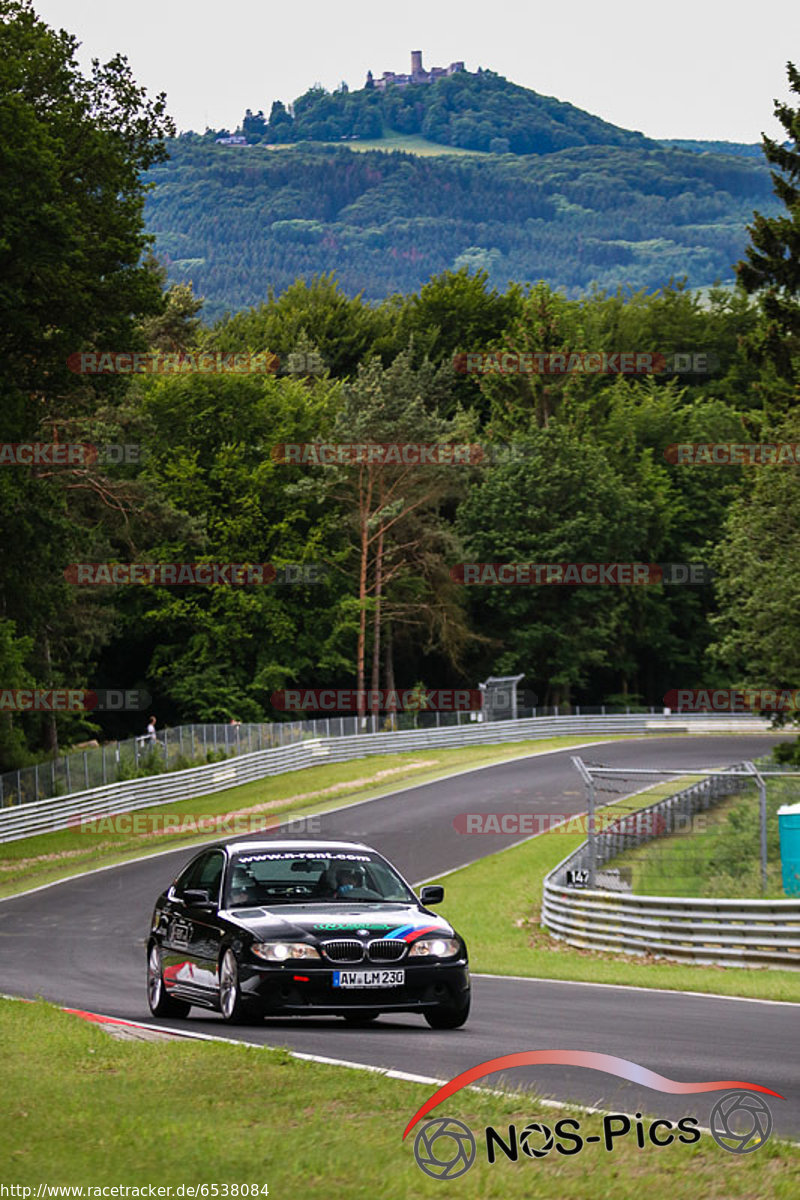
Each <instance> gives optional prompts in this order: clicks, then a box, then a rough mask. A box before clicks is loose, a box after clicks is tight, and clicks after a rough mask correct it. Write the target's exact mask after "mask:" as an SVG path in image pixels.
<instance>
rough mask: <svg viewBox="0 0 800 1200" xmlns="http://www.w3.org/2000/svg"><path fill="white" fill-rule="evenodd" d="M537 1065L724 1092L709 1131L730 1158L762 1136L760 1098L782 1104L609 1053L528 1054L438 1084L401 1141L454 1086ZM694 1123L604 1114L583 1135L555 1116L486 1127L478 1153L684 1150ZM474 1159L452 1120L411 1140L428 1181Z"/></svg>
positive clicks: (747, 1088) (680, 1089)
mask: <svg viewBox="0 0 800 1200" xmlns="http://www.w3.org/2000/svg"><path fill="white" fill-rule="evenodd" d="M542 1064H549V1065H559V1066H577V1067H588V1068H589V1069H591V1070H595V1071H604V1072H605V1073H606V1074H609V1075H615V1076H617V1078H619V1079H626V1080H629V1081H630V1082H631V1083H636V1084H639V1085H642V1086H644V1087H650V1088H654V1089H656V1090H657V1091H660V1092H666V1093H668V1094H669V1095H696V1094H697V1093H701V1092H717V1091H723V1090H724V1091H725V1092H726V1095H724V1096H723V1097H722V1098H721V1099H720V1100H718V1101H717V1102H716V1104H715V1105H714V1107H713V1108H712V1110H711V1116H710V1119H709V1127H710V1131H711V1136H712V1137H713V1138H714V1141H715V1142H716V1143H717V1145H719V1146H721V1147H722V1148H723V1149H724V1150H728V1151H729V1152H730V1153H731V1154H752V1153H753V1151H755V1150H758V1149H759V1148H760V1147H761V1146H763V1145H764V1143H765V1142H766V1141H767V1139H768V1138H769V1136H770V1133H771V1132H772V1113H771V1111H770V1109H769V1107H768V1105H767V1103H766V1101H765V1100H764V1099H763V1098H762V1095H763V1094H766V1095H770V1096H776V1097H777V1098H778V1099H779V1100H783V1099H784V1097H783V1096H781V1095H780V1093H779V1092H774V1091H772V1089H771V1088H767V1087H762V1086H761V1085H760V1084H757V1083H745V1082H743V1081H742V1080H738V1079H717V1080H712V1081H709V1082H708V1083H680V1082H679V1081H678V1080H675V1079H668V1078H667V1077H666V1076H665V1075H658V1074H657V1073H656V1072H655V1071H650V1070H648V1069H647V1068H646V1067H642V1066H640V1065H639V1064H638V1063H634V1062H630V1061H629V1060H628V1059H625V1058H617V1057H616V1056H615V1055H612V1054H599V1053H595V1052H593V1051H584V1050H527V1051H522V1052H520V1053H518V1054H506V1055H503V1056H502V1057H500V1058H493V1059H489V1060H488V1061H487V1062H484V1063H479V1064H478V1066H476V1067H471V1068H470V1069H469V1070H468V1071H464V1072H462V1074H461V1075H457V1076H456V1077H455V1078H454V1079H451V1080H450V1082H449V1083H446V1084H444V1085H443V1086H442V1087H440V1088H439V1090H438V1091H436V1092H434V1094H433V1095H432V1096H431V1097H430V1099H428V1100H426V1102H425V1103H424V1104H423V1105H422V1107H421V1108H420V1109H419V1110H418V1111H417V1112H416V1113H415V1114H414V1116H413V1117H412V1118H411V1120H410V1121H409V1123H408V1125H407V1126H406V1129H405V1132H404V1134H403V1139H404V1140H405V1139H406V1138H407V1137H408V1135H409V1133H410V1132H411V1130H412V1129H413V1128H414V1126H415V1125H416V1124H417V1123H418V1122H419V1121H420V1120H422V1118H423V1117H425V1116H427V1114H428V1113H429V1112H430V1111H431V1110H432V1109H433V1108H435V1107H436V1106H437V1105H439V1104H441V1103H442V1102H443V1101H444V1100H447V1099H449V1097H450V1096H452V1095H454V1094H455V1093H456V1092H457V1091H459V1090H460V1089H461V1088H463V1087H468V1086H469V1085H470V1084H472V1083H474V1082H475V1081H476V1080H478V1079H482V1078H484V1077H485V1076H486V1075H491V1074H493V1073H494V1072H496V1071H507V1070H509V1069H511V1068H513V1067H522V1066H534V1065H542ZM698 1124H699V1122H698V1120H697V1118H696V1117H690V1116H686V1117H681V1118H680V1119H679V1120H677V1121H672V1120H668V1119H666V1118H663V1117H659V1118H656V1119H653V1120H651V1119H649V1118H643V1117H642V1114H641V1113H638V1112H637V1113H636V1114H635V1116H634V1117H631V1116H628V1115H627V1114H625V1113H605V1114H604V1115H603V1118H602V1126H601V1128H602V1133H600V1134H598V1133H593V1134H587V1135H584V1134H582V1133H581V1124H580V1121H578V1120H576V1119H574V1118H572V1117H565V1118H561V1119H559V1120H557V1121H555V1122H554V1123H553V1124H552V1125H551V1124H546V1123H544V1122H541V1121H531V1122H529V1123H528V1124H526V1125H524V1126H522V1127H519V1126H517V1125H513V1124H512V1125H508V1126H507V1127H506V1128H504V1129H502V1130H498V1129H495V1128H494V1126H491V1125H489V1126H487V1127H486V1129H485V1130H484V1131H483V1135H484V1148H485V1149H484V1152H485V1156H486V1161H487V1162H488V1163H490V1164H493V1163H495V1162H497V1161H498V1160H501V1159H509V1160H510V1161H512V1162H518V1161H519V1160H520V1156H521V1155H522V1156H524V1157H526V1158H529V1159H539V1158H544V1157H545V1156H546V1155H548V1154H550V1153H551V1152H553V1153H556V1154H558V1155H562V1156H572V1155H575V1154H579V1153H580V1152H581V1151H582V1150H584V1149H585V1147H586V1146H588V1145H589V1144H590V1143H592V1142H597V1143H600V1144H602V1145H603V1147H604V1149H605V1150H606V1151H613V1150H614V1149H615V1147H616V1143H617V1140H618V1139H621V1138H624V1139H626V1140H628V1139H631V1138H632V1139H633V1141H634V1142H635V1145H636V1147H637V1148H638V1149H639V1150H643V1149H644V1148H645V1147H646V1146H648V1145H650V1146H654V1147H656V1148H658V1147H662V1146H669V1145H672V1144H673V1142H675V1141H678V1142H683V1143H684V1144H685V1145H691V1144H693V1143H695V1142H699V1141H700V1137H701V1130H700V1129H699V1128H698ZM477 1154H478V1142H477V1141H476V1138H475V1136H474V1134H473V1132H472V1130H471V1129H470V1128H469V1127H468V1126H467V1125H465V1124H464V1123H463V1121H458V1120H456V1119H455V1118H453V1117H434V1118H433V1119H432V1120H430V1121H426V1122H425V1124H424V1125H422V1126H421V1127H420V1128H419V1129H418V1131H417V1134H416V1137H415V1139H414V1157H415V1158H416V1160H417V1165H418V1166H419V1167H420V1169H421V1170H423V1171H424V1172H425V1174H426V1175H430V1176H431V1177H432V1178H433V1179H448V1180H449V1179H458V1178H459V1176H461V1175H464V1174H465V1173H466V1172H467V1171H468V1170H469V1169H470V1167H471V1166H472V1165H473V1163H474V1162H475V1159H476V1157H477Z"/></svg>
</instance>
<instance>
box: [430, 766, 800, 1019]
mask: <svg viewBox="0 0 800 1200" xmlns="http://www.w3.org/2000/svg"><path fill="white" fill-rule="evenodd" d="M687 782H688V780H683V781H673V783H672V784H671V785H670V784H659V785H658V788H652V789H649V790H648V792H647V793H646V794H645V795H643V796H642V800H641V805H642V807H644V806H645V805H647V804H652V803H653V802H654V800H655V799H658V797H659V795H660V794H661V792H664V793H665V794H669V791H671V790H675V788H676V787H682V786H685V785H686V784H687ZM625 811H626V812H631V811H633V809H632V806H631V803H630V801H626V804H625ZM604 812H613V808H609V809H601V810H599V813H604ZM575 824H577V823H575ZM569 830H570V826H569V825H566V826H564V832H560V831H557V830H554V831H551V832H549V833H545V834H541V835H540V836H539V837H536V838H533V839H532V840H530V841H528V842H525V843H524V844H523V845H521V846H516V847H514V848H513V849H511V850H503V851H501V852H500V853H499V854H494V855H491V856H490V857H488V858H484V859H481V860H480V861H479V862H476V863H473V864H472V865H471V866H469V867H465V868H463V869H462V870H460V871H455V872H454V873H453V874H451V875H447V876H445V877H443V878H442V879H441V881H440V882H441V883H442V884H443V885H444V887H445V900H444V904H443V905H442V908H441V911H442V913H443V914H444V915H445V916H446V917H447V919H448V920H449V921H452V923H453V924H454V925H455V927H456V929H458V930H459V932H460V933H462V934H463V935H464V937H465V938H466V941H467V945H468V946H469V952H470V965H471V968H472V970H473V971H477V972H485V973H487V974H496V975H525V976H535V977H539V978H543V979H572V980H583V981H585V982H587V983H616V984H628V985H633V986H636V987H657V988H674V989H678V990H682V991H695V992H716V993H719V994H721V995H725V996H750V997H752V998H754V999H760V1000H789V1001H793V1002H795V1003H797V1002H800V971H780V970H769V969H766V968H764V969H751V968H746V967H703V966H695V965H694V964H692V963H669V962H661V961H656V960H655V959H651V958H649V957H646V956H641V957H640V956H638V955H627V954H622V953H620V954H605V953H601V952H599V951H594V950H578V949H575V948H573V947H572V946H568V945H566V943H565V942H561V941H557V940H555V939H553V938H551V937H550V936H549V935H548V934H547V933H545V932H544V930H542V928H541V927H540V925H539V914H540V910H541V903H542V884H543V881H544V877H545V875H546V874H547V872H548V871H550V870H552V868H553V867H554V866H555V865H556V864H557V863H559V862H560V861H561V859H562V858H566V856H567V855H568V854H570V853H571V852H572V851H573V850H575V849H577V847H578V846H579V845H580V844H581V842H582V841H584V839H585V834H584V833H583V832H582V831H580V830H578V831H577V832H569Z"/></svg>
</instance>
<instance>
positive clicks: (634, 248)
mask: <svg viewBox="0 0 800 1200" xmlns="http://www.w3.org/2000/svg"><path fill="white" fill-rule="evenodd" d="M168 151H169V158H168V159H167V160H166V161H164V162H161V163H158V164H154V165H153V166H152V167H151V168H150V169H149V170H148V171H147V172H146V174H145V180H146V182H148V183H150V184H152V185H153V188H152V190H151V191H150V192H149V193H148V195H147V198H146V205H145V218H146V222H147V226H148V229H149V230H150V231H151V232H153V233H154V234H155V237H156V252H157V253H158V255H159V257H160V258H161V259H162V260H163V261H164V263H165V264H166V266H167V270H168V277H169V280H170V281H171V282H174V283H191V284H192V286H193V288H194V291H195V293H196V294H197V295H198V296H202V297H204V300H205V309H204V315H205V316H206V318H207V319H208V320H212V321H213V320H215V319H217V318H219V317H221V316H222V315H223V314H224V313H225V312H226V311H231V312H235V311H237V310H240V309H244V308H246V307H248V306H250V305H251V304H255V303H258V302H260V301H261V300H262V299H263V298H265V297H266V294H267V292H268V290H269V289H270V288H272V289H273V290H275V291H281V290H283V289H284V288H286V287H288V286H289V285H290V284H292V283H293V282H294V280H295V279H297V278H305V279H306V280H310V279H311V278H312V277H313V276H314V275H319V274H324V273H328V272H330V271H334V272H335V273H336V275H337V278H338V279H339V282H340V284H341V286H342V288H343V290H344V291H345V292H346V293H347V294H348V295H350V296H355V295H357V294H362V295H363V297H364V298H365V299H366V300H368V301H380V300H383V299H384V298H386V297H387V296H389V295H391V294H392V293H395V292H403V293H409V292H413V291H417V290H418V289H419V288H420V287H421V286H422V285H423V284H424V283H425V281H426V280H427V279H429V278H430V277H431V275H436V274H440V273H441V272H443V271H449V270H459V269H460V268H462V267H466V268H467V269H470V270H473V271H474V270H483V271H485V272H486V273H487V276H488V279H489V283H490V285H491V286H492V287H497V288H501V289H504V288H506V287H507V286H508V284H509V282H510V281H516V282H522V283H526V282H532V283H536V282H538V281H539V280H542V281H544V282H546V283H547V284H548V285H549V286H550V287H552V288H558V289H563V290H564V291H565V293H566V294H567V295H568V296H570V297H577V296H578V295H580V294H581V293H583V292H586V291H589V290H591V289H592V288H611V289H615V288H616V287H617V286H618V284H619V283H620V281H623V280H624V281H625V283H627V284H629V285H630V286H631V287H633V288H634V289H639V288H643V287H644V288H649V289H654V288H658V287H661V286H663V285H664V284H666V283H668V282H669V280H670V278H671V277H675V278H681V277H685V278H686V279H687V281H688V284H689V286H690V287H692V288H701V287H709V286H711V285H712V284H714V283H717V282H724V283H730V282H732V281H733V264H734V263H735V262H736V261H737V259H738V258H740V257H741V255H742V253H743V252H744V248H745V245H746V241H747V235H746V226H747V223H748V221H749V220H750V219H751V218H752V214H753V210H754V209H756V208H757V209H759V210H760V211H763V212H764V213H766V214H772V213H775V212H776V211H777V207H776V204H777V202H776V200H775V197H774V196H773V193H772V187H771V182H770V176H769V171H768V170H767V169H766V166H765V165H764V163H763V161H761V162H758V161H755V160H751V159H749V158H743V157H734V156H722V155H715V154H704V155H698V154H695V153H693V152H691V151H689V150H678V149H672V148H662V147H653V148H643V147H637V146H633V147H631V146H584V147H582V148H580V149H577V150H562V151H560V152H558V153H553V154H547V155H542V156H530V157H521V158H517V157H513V156H508V155H500V156H497V155H485V156H478V155H476V156H475V157H468V158H466V159H465V158H459V159H454V158H445V157H441V158H439V157H436V158H423V157H418V156H415V155H412V154H404V153H399V152H392V153H383V152H379V151H375V152H364V153H354V152H353V151H352V150H350V149H347V148H344V147H342V148H329V147H313V146H312V147H307V146H303V147H296V148H285V149H282V150H267V149H265V148H264V147H263V146H253V147H228V146H216V145H213V144H209V143H208V142H203V140H202V139H199V138H192V137H181V138H178V139H173V140H171V141H169V143H168ZM762 157H763V156H762Z"/></svg>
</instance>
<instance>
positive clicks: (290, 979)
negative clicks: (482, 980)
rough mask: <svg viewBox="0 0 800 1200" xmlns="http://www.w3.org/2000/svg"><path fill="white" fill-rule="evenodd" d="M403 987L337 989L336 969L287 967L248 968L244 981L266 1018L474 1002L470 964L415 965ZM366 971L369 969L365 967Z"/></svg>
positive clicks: (242, 969) (250, 965)
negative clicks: (280, 1014) (472, 999)
mask: <svg viewBox="0 0 800 1200" xmlns="http://www.w3.org/2000/svg"><path fill="white" fill-rule="evenodd" d="M398 968H401V969H403V970H404V971H405V982H404V983H403V984H402V985H401V986H399V987H386V988H376V987H368V988H340V987H334V986H333V976H334V970H342V969H346V968H342V967H338V968H332V967H330V966H329V965H327V964H326V965H325V966H319V965H314V966H311V965H310V964H308V963H304V962H296V963H292V964H287V963H281V964H280V966H272V965H266V964H265V965H264V966H261V965H260V964H259V965H255V964H253V963H247V964H244V963H242V964H241V966H240V968H239V981H240V985H241V988H242V993H243V996H244V998H245V999H246V1000H249V1001H250V1003H251V1005H252V1007H254V1008H257V1009H259V1010H260V1011H261V1012H262V1013H263V1014H264V1015H265V1016H266V1015H270V1014H279V1013H292V1014H294V1015H297V1014H301V1013H306V1014H309V1015H313V1014H317V1013H320V1014H324V1013H333V1014H338V1013H343V1012H358V1011H365V1012H366V1011H374V1010H375V1009H378V1010H380V1011H381V1012H423V1011H424V1010H425V1009H432V1008H440V1007H441V1006H442V1005H447V1006H452V1007H460V1006H462V1005H463V1004H465V1003H466V1001H467V999H468V997H469V991H470V983H469V967H468V965H467V962H466V960H464V959H460V960H457V961H456V962H452V963H427V962H426V963H420V964H416V963H412V964H409V962H408V960H406V961H404V962H403V963H402V964H401V963H398ZM360 969H362V970H363V969H364V967H361V968H360Z"/></svg>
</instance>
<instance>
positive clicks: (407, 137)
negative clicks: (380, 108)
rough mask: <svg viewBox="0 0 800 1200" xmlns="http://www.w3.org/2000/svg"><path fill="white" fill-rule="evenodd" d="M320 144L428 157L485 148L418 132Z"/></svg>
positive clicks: (275, 147)
mask: <svg viewBox="0 0 800 1200" xmlns="http://www.w3.org/2000/svg"><path fill="white" fill-rule="evenodd" d="M316 144H317V145H320V146H346V147H347V148H348V149H349V150H403V151H405V153H406V154H419V155H422V156H423V157H424V158H430V157H432V156H433V155H437V154H460V155H464V154H479V155H480V156H481V157H482V158H483V157H486V155H487V153H488V152H487V151H485V150H464V149H462V148H461V147H460V146H444V145H442V144H441V142H430V141H428V139H427V138H424V137H423V136H422V134H420V133H388V134H386V136H385V137H382V138H359V139H358V140H357V141H344V142H341V141H340V142H318V143H316ZM306 145H307V143H306V142H288V143H270V144H268V145H267V147H266V148H267V149H268V150H291V149H292V147H293V146H299V147H300V148H303V147H304V146H306Z"/></svg>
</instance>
